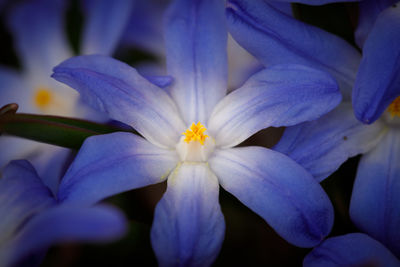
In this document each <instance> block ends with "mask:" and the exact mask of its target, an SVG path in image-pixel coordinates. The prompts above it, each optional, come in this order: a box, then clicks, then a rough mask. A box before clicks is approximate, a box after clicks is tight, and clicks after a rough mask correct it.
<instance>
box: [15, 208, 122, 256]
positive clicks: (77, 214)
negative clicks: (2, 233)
mask: <svg viewBox="0 0 400 267" xmlns="http://www.w3.org/2000/svg"><path fill="white" fill-rule="evenodd" d="M125 231H126V224H125V218H124V216H123V214H122V213H121V212H119V211H118V210H116V209H114V208H111V207H107V206H96V207H77V206H55V207H53V208H50V209H48V210H46V211H43V212H41V213H40V214H38V215H36V216H35V217H33V218H32V219H31V220H29V221H28V222H27V223H26V225H25V226H24V228H23V229H22V230H21V232H20V233H19V234H18V236H17V237H16V238H15V239H14V240H13V241H12V243H11V244H10V245H9V247H8V249H10V250H11V252H10V254H11V259H10V263H18V261H20V260H22V259H23V258H24V257H27V256H29V255H31V254H33V253H35V252H39V251H41V250H43V249H47V248H48V247H50V246H51V245H53V244H57V243H63V242H72V241H74V242H76V241H79V242H109V241H112V240H115V239H117V238H120V237H121V236H122V235H123V234H124V233H125Z"/></svg>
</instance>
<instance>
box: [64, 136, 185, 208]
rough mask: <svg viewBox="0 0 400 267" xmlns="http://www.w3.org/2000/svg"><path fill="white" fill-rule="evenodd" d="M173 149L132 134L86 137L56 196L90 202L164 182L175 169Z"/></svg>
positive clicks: (78, 202)
mask: <svg viewBox="0 0 400 267" xmlns="http://www.w3.org/2000/svg"><path fill="white" fill-rule="evenodd" d="M177 162H178V156H177V154H176V152H175V151H174V150H166V149H162V148H159V147H157V146H155V145H153V144H151V143H149V142H147V141H146V140H145V139H143V138H141V137H138V136H136V135H134V134H132V133H112V134H107V135H99V136H93V137H90V138H88V139H87V140H86V141H85V142H84V144H83V146H82V147H81V149H80V151H79V153H78V155H77V157H76V159H75V161H74V162H73V163H72V165H71V166H70V168H69V169H68V171H67V173H66V175H65V176H64V178H63V180H62V182H61V184H60V188H59V192H58V199H59V201H61V202H64V203H77V204H81V205H91V204H94V203H96V202H97V201H99V200H102V199H104V198H106V197H109V196H112V195H115V194H118V193H121V192H124V191H127V190H130V189H135V188H138V187H142V186H146V185H149V184H155V183H159V182H162V181H164V180H165V179H166V178H167V177H168V175H169V173H170V172H171V171H172V170H173V169H174V168H175V165H176V164H177Z"/></svg>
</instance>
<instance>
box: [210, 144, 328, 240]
mask: <svg viewBox="0 0 400 267" xmlns="http://www.w3.org/2000/svg"><path fill="white" fill-rule="evenodd" d="M209 164H210V167H211V170H212V171H213V172H214V173H215V174H216V175H217V177H218V180H219V182H220V184H221V186H222V187H223V188H224V189H225V190H227V191H228V192H230V193H232V194H233V195H234V196H235V197H237V198H238V199H239V200H240V201H241V202H243V204H245V205H246V206H248V207H249V208H250V209H252V210H253V211H254V212H256V213H257V214H259V215H260V216H261V217H262V218H263V219H264V220H266V221H267V222H268V224H269V225H270V226H271V227H272V228H274V229H275V231H276V232H277V233H278V234H279V235H280V236H282V237H283V238H284V239H285V240H287V241H288V242H290V243H291V244H293V245H296V246H299V247H312V246H315V245H317V244H318V243H319V242H321V241H322V240H323V239H324V237H325V236H326V235H328V234H329V232H330V230H331V228H332V224H333V207H332V204H331V202H330V201H329V198H328V197H327V195H326V194H325V192H324V191H323V189H322V187H321V186H320V185H319V184H318V182H317V181H316V180H315V179H314V178H313V177H312V176H311V175H310V174H309V173H308V172H307V171H306V170H305V169H304V168H302V167H301V166H300V165H298V164H297V163H296V162H294V161H293V160H292V159H290V158H288V157H287V156H285V155H284V154H281V153H279V152H275V151H273V150H269V149H266V148H262V147H243V148H233V149H225V150H218V151H216V152H215V153H214V157H212V158H211V159H210V160H209Z"/></svg>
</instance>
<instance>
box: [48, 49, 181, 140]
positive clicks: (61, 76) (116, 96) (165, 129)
mask: <svg viewBox="0 0 400 267" xmlns="http://www.w3.org/2000/svg"><path fill="white" fill-rule="evenodd" d="M52 77H53V78H55V79H56V80H57V81H60V82H63V83H66V84H67V85H69V86H71V87H72V88H75V89H76V90H77V91H79V93H80V94H81V96H82V97H83V99H84V100H85V101H86V102H87V103H89V104H90V105H91V106H93V107H94V108H96V109H97V110H101V111H104V112H105V113H107V114H108V115H110V117H111V118H113V119H116V120H120V121H122V122H124V123H126V124H128V125H131V126H134V127H135V129H136V130H137V131H138V132H139V133H140V134H142V135H143V136H144V137H146V139H148V140H149V141H150V142H152V143H155V144H157V145H159V146H163V147H173V146H175V144H176V143H177V142H178V140H179V135H180V133H181V132H182V131H184V130H185V125H184V123H183V121H182V119H181V118H180V115H179V114H178V109H177V107H176V105H175V103H174V102H173V100H172V99H171V98H170V97H169V96H168V95H167V93H166V92H165V91H164V90H162V89H161V88H159V87H157V86H156V85H154V84H152V83H151V82H149V81H148V80H146V79H145V78H144V77H142V76H141V75H140V74H139V73H138V72H137V71H136V70H135V69H134V68H132V67H130V66H129V65H127V64H125V63H122V62H120V61H118V60H115V59H113V58H110V57H106V56H99V55H92V56H78V57H73V58H70V59H68V60H66V61H64V62H63V63H61V64H60V65H58V66H57V67H55V68H54V74H53V75H52ZM160 129H162V131H161V130H160Z"/></svg>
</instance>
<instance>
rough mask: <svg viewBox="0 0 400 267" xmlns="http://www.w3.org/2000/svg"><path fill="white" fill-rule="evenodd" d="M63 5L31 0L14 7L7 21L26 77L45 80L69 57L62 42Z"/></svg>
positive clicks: (64, 9)
mask: <svg viewBox="0 0 400 267" xmlns="http://www.w3.org/2000/svg"><path fill="white" fill-rule="evenodd" d="M64 2H65V1H58V0H55V1H53V0H34V1H29V2H24V3H23V4H19V5H16V6H15V8H14V9H13V10H12V11H11V14H10V16H9V17H8V22H9V26H10V30H11V32H12V34H13V37H14V39H15V48H16V50H17V52H18V55H19V56H20V57H21V59H22V61H23V64H22V65H23V66H24V67H25V68H26V69H27V71H28V72H30V73H38V72H39V73H40V75H42V76H43V75H46V76H49V75H50V73H51V69H52V68H53V67H54V66H55V65H56V64H58V63H60V62H61V61H62V60H65V59H67V58H69V57H70V56H71V55H72V53H71V51H70V50H69V48H68V46H67V44H68V42H67V40H66V36H65V35H64V32H65V25H64V13H65V11H66V6H65V3H64Z"/></svg>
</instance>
